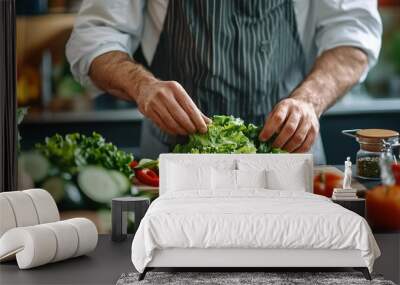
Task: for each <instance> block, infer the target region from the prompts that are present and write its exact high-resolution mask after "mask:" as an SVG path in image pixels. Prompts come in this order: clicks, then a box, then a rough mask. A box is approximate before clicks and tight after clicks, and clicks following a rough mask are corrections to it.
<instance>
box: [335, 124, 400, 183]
mask: <svg viewBox="0 0 400 285" xmlns="http://www.w3.org/2000/svg"><path fill="white" fill-rule="evenodd" d="M342 133H343V134H345V135H348V136H351V137H354V138H355V139H356V141H357V142H358V143H359V144H360V150H359V151H358V152H357V157H356V176H357V177H359V178H364V179H380V174H381V173H380V165H379V161H380V158H381V155H383V154H385V155H389V156H391V157H392V158H393V160H394V161H396V157H395V155H394V153H393V148H394V147H396V146H399V133H398V132H396V131H392V130H385V129H363V130H345V131H342Z"/></svg>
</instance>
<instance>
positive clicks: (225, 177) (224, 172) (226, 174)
mask: <svg viewBox="0 0 400 285" xmlns="http://www.w3.org/2000/svg"><path fill="white" fill-rule="evenodd" d="M211 172H212V182H213V185H212V188H213V190H217V191H218V190H228V191H234V190H236V189H237V183H236V170H234V169H217V168H214V167H213V168H212V171H211Z"/></svg>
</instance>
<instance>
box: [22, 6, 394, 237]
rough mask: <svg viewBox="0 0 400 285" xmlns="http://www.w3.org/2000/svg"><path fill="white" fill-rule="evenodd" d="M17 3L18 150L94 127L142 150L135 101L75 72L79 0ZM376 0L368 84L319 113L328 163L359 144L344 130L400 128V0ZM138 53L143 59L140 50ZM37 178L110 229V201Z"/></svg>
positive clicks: (65, 206)
mask: <svg viewBox="0 0 400 285" xmlns="http://www.w3.org/2000/svg"><path fill="white" fill-rule="evenodd" d="M110 1H111V0H110ZM16 3H17V13H18V16H17V77H18V84H17V100H18V106H19V107H27V110H28V111H27V114H26V115H25V117H24V119H23V121H22V122H21V123H20V125H19V130H20V135H21V137H22V139H21V141H20V145H21V154H26V153H28V154H29V151H31V150H32V149H34V147H35V144H37V143H43V142H44V140H45V138H46V137H50V136H53V135H54V134H56V133H58V134H61V135H65V134H67V133H75V132H78V133H81V134H86V135H91V134H92V132H94V131H95V132H97V133H99V134H101V135H102V136H103V137H104V138H105V139H106V140H107V141H109V142H112V143H113V144H114V145H116V146H117V147H118V148H119V149H121V150H123V151H126V152H128V153H133V155H134V156H135V158H136V157H140V149H139V140H140V129H141V121H142V116H141V114H140V113H139V112H138V111H137V109H136V107H135V105H134V104H132V103H127V102H124V101H119V100H116V99H114V98H113V97H111V96H108V95H107V94H104V95H101V96H98V97H96V98H93V97H91V96H90V94H89V93H88V91H87V90H85V88H83V87H82V86H80V85H79V84H78V83H77V82H76V81H75V80H74V79H73V77H72V75H71V73H70V69H69V65H68V62H67V60H66V57H65V44H66V42H67V40H68V38H69V35H70V33H71V30H72V27H73V23H74V19H75V17H76V13H77V11H78V10H79V7H80V4H81V1H80V0H16ZM379 5H380V8H379V9H380V12H381V16H382V18H383V22H384V36H383V48H382V52H381V57H380V60H379V63H378V65H377V66H376V67H375V68H374V69H373V70H372V71H371V72H370V74H369V75H368V78H367V80H366V82H365V83H364V84H362V85H360V86H357V87H355V88H354V89H353V90H352V91H351V93H350V94H349V95H347V96H346V97H345V98H343V99H342V100H341V101H340V102H338V103H337V104H336V105H335V106H333V107H332V108H331V109H330V110H329V111H328V112H327V113H326V114H325V115H324V116H323V117H322V120H321V133H322V137H323V142H324V146H325V151H326V156H327V162H328V164H343V161H344V159H345V157H346V156H351V157H352V158H353V160H354V158H355V154H356V152H357V150H358V149H357V148H358V144H357V143H356V142H355V141H353V140H351V139H350V138H348V137H344V136H343V135H341V130H343V129H354V128H386V129H393V130H397V131H399V130H400V124H399V122H400V1H399V0H386V1H384V0H381V1H379ZM134 57H135V59H136V60H138V61H139V62H142V63H144V59H143V56H142V53H141V50H139V51H138V52H136V54H135V55H134ZM21 115H22V113H21ZM38 163H39V164H40V162H38ZM24 167H25V166H24ZM49 177H50V178H51V177H52V176H51V175H50V176H49ZM65 180H68V178H65V177H63V178H62V181H65ZM33 182H34V184H35V186H40V187H43V185H47V187H49V188H52V189H53V188H54V189H55V190H52V191H53V194H54V193H58V192H60V191H64V190H65V189H67V188H68V189H69V190H65V191H67V192H68V191H69V192H68V193H69V194H68V195H69V196H71V197H69V199H67V200H68V203H67V202H65V201H66V199H64V198H62V197H63V196H64V195H66V194H64V193H62V195H61V196H59V197H61V198H58V202H59V206H60V207H61V209H62V210H63V215H64V217H70V216H75V215H85V216H89V217H91V219H92V220H95V221H96V223H97V225H98V227H99V229H100V231H101V232H107V231H109V229H110V212H109V205H103V206H99V203H94V204H93V203H84V201H86V200H85V198H82V197H81V196H80V195H81V194H80V193H81V192H80V191H79V189H75V190H71V189H72V188H76V186H74V184H73V181H72V182H71V183H67V184H63V182H60V181H58V182H57V181H54V179H53V181H50V182H49V181H48V177H47V176H46V177H45V178H43V177H39V178H38V179H37V181H33ZM71 187H72V188H71ZM70 188H71V189H70ZM60 189H61V190H60ZM49 191H50V190H49ZM57 191H58V192H57ZM136 194H137V193H136ZM55 195H56V194H55ZM74 201H75V202H74Z"/></svg>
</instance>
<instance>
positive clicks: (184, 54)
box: [141, 0, 323, 162]
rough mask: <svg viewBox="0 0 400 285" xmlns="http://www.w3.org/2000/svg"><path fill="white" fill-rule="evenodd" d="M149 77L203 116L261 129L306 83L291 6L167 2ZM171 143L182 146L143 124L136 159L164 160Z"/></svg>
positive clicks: (227, 0) (245, 0)
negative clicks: (171, 83) (176, 87)
mask: <svg viewBox="0 0 400 285" xmlns="http://www.w3.org/2000/svg"><path fill="white" fill-rule="evenodd" d="M150 69H151V71H152V72H153V74H154V75H155V76H156V77H158V78H159V79H162V80H175V81H177V82H179V83H180V84H181V85H182V86H183V87H184V88H185V90H186V91H187V93H188V94H189V95H190V96H191V98H192V99H193V101H194V102H195V104H196V105H197V106H198V107H199V108H200V110H202V112H203V113H204V114H206V115H207V116H212V115H218V114H221V115H233V116H235V117H240V118H242V119H243V120H244V121H245V122H246V123H250V122H251V123H254V124H256V125H262V124H263V123H264V120H265V118H266V116H267V115H268V113H269V112H270V111H271V110H272V108H273V107H274V106H275V104H276V103H277V102H278V101H279V100H281V99H283V98H286V97H287V96H288V95H289V94H290V93H291V91H292V90H293V89H294V88H295V87H296V86H297V85H298V84H299V83H300V82H301V81H302V80H303V79H304V77H305V70H304V69H305V57H304V52H303V48H302V45H301V42H300V40H299V36H298V32H297V23H296V16H295V13H294V7H293V1H292V0H268V1H265V0H250V1H249V0H235V1H232V0H219V1H217V0H191V1H182V0H169V5H168V10H167V15H166V18H165V22H164V26H163V31H162V33H161V35H160V39H159V43H158V46H157V50H156V52H155V55H154V58H153V61H152V64H151V66H150ZM177 142H182V138H179V137H176V136H169V135H167V134H166V133H164V132H162V131H161V130H160V129H159V128H158V127H157V126H155V125H153V124H152V123H151V122H150V121H148V120H145V121H144V122H143V130H142V139H141V156H142V157H157V156H158V154H159V153H163V152H169V151H170V150H171V148H172V147H173V146H174V145H175V144H176V143H177ZM318 144H319V145H321V143H320V140H319V141H318ZM318 152H320V151H318ZM318 158H319V159H317V162H323V161H321V156H320V155H319V156H318Z"/></svg>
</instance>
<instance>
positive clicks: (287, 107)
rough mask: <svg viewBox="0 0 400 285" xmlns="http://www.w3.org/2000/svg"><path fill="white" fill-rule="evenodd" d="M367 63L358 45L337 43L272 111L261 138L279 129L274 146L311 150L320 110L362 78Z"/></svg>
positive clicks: (327, 106)
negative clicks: (341, 45) (348, 45)
mask: <svg viewBox="0 0 400 285" xmlns="http://www.w3.org/2000/svg"><path fill="white" fill-rule="evenodd" d="M367 65H368V57H367V55H366V54H365V53H364V52H363V51H361V50H360V49H358V48H355V47H346V46H343V47H336V48H333V49H330V50H327V51H325V52H324V53H322V55H321V56H320V57H319V58H317V60H316V62H315V64H314V66H313V69H312V70H311V72H310V74H309V75H308V76H307V77H306V79H305V80H304V81H303V82H302V83H301V84H300V85H299V86H298V87H297V88H296V89H295V90H294V91H293V92H292V94H291V95H290V96H289V98H287V99H285V100H282V101H281V102H279V103H278V104H277V105H276V106H275V108H274V109H273V110H272V112H271V113H270V114H269V116H268V118H267V119H266V121H265V125H264V128H263V130H262V131H261V133H260V140H268V139H269V138H271V137H272V136H273V135H274V134H275V133H277V134H278V136H277V137H276V139H275V140H274V142H273V145H274V146H275V147H283V149H285V150H287V151H288V152H307V151H308V150H310V148H311V146H312V145H313V143H314V140H315V138H316V136H317V134H318V132H319V122H318V119H319V117H320V116H321V114H322V113H323V112H324V111H325V110H326V109H328V108H329V106H331V105H332V104H333V103H335V102H336V100H337V99H339V98H340V97H341V96H343V95H344V94H346V92H347V91H348V90H349V89H350V88H351V87H353V86H354V85H355V84H356V83H357V82H358V81H359V79H360V77H361V75H362V73H363V72H364V70H365V69H366V67H367Z"/></svg>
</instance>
